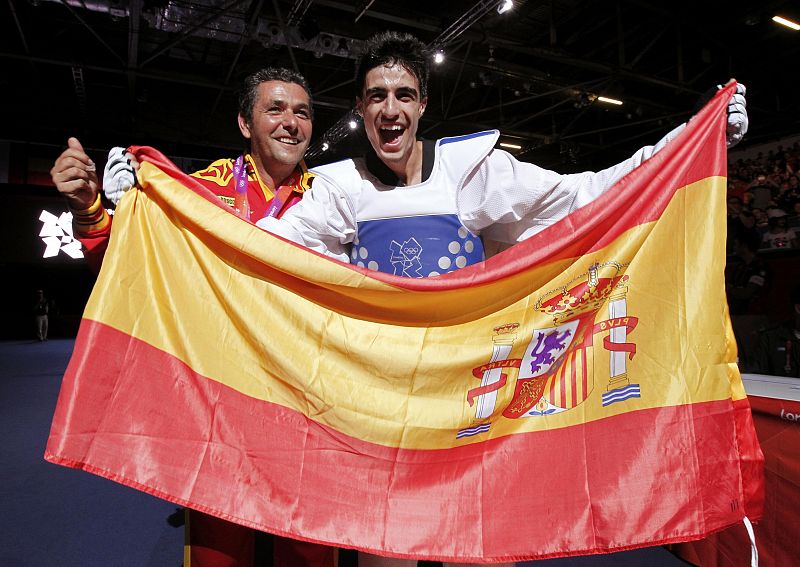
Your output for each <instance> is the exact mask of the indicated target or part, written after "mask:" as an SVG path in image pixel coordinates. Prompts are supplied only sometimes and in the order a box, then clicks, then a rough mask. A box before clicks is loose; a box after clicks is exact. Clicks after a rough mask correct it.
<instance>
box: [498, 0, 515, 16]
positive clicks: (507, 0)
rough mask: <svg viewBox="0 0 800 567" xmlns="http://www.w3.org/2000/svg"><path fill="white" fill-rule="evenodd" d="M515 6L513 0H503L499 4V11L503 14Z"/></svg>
mask: <svg viewBox="0 0 800 567" xmlns="http://www.w3.org/2000/svg"><path fill="white" fill-rule="evenodd" d="M513 7H514V2H513V1H512V0H501V2H500V4H498V5H497V13H498V14H503V13H505V12H508V11H509V10H510V9H511V8H513Z"/></svg>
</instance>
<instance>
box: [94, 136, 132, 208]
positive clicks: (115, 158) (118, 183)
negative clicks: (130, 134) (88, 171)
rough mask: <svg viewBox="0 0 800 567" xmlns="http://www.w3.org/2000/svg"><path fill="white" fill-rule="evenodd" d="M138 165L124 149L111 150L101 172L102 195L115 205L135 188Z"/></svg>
mask: <svg viewBox="0 0 800 567" xmlns="http://www.w3.org/2000/svg"><path fill="white" fill-rule="evenodd" d="M137 169H139V164H138V163H137V162H136V160H135V159H134V158H133V155H131V154H129V153H127V152H126V151H125V148H111V151H109V152H108V161H107V162H106V167H105V169H104V170H103V193H105V196H106V198H107V199H108V200H109V201H111V202H112V203H114V205H116V204H117V203H119V200H120V199H122V196H123V195H124V194H125V193H126V192H127V191H128V190H130V188H131V187H135V186H136V170H137Z"/></svg>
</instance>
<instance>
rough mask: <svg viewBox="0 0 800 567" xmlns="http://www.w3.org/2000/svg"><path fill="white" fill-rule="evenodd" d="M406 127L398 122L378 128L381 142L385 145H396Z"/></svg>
mask: <svg viewBox="0 0 800 567" xmlns="http://www.w3.org/2000/svg"><path fill="white" fill-rule="evenodd" d="M405 131H406V129H405V128H404V127H403V126H400V125H399V124H394V125H392V126H383V127H382V128H381V129H380V130H379V133H380V136H381V144H382V145H385V146H397V145H399V144H400V142H401V141H402V139H403V133H404V132H405Z"/></svg>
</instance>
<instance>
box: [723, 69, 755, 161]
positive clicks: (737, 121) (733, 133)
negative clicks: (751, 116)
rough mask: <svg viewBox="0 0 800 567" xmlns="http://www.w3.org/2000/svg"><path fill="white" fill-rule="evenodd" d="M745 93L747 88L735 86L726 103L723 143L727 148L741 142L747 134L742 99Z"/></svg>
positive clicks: (744, 102)
mask: <svg viewBox="0 0 800 567" xmlns="http://www.w3.org/2000/svg"><path fill="white" fill-rule="evenodd" d="M720 88H721V86H720ZM746 92H747V88H745V86H744V85H742V84H737V85H736V92H735V93H734V95H733V96H732V97H731V100H730V101H729V102H728V127H727V129H726V131H725V141H726V142H727V145H728V147H729V148H732V147H733V146H735V145H736V144H738V143H739V142H741V141H742V138H743V137H744V135H745V134H746V133H747V126H748V120H747V101H746V100H745V98H744V95H745V93H746Z"/></svg>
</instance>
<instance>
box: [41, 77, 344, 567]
mask: <svg viewBox="0 0 800 567" xmlns="http://www.w3.org/2000/svg"><path fill="white" fill-rule="evenodd" d="M311 119H312V106H311V97H310V95H309V89H308V85H307V83H306V81H305V79H304V78H303V77H302V76H301V75H300V74H299V73H296V72H294V71H290V70H288V69H280V68H266V69H262V70H260V71H257V72H256V73H253V74H252V75H250V76H248V77H247V78H246V79H245V82H244V85H243V89H242V91H241V94H240V99H239V116H238V124H239V129H240V131H241V133H242V136H244V138H245V140H246V143H247V146H248V151H247V152H245V153H244V154H242V155H240V156H239V157H237V158H233V159H227V158H226V159H220V160H217V161H215V162H213V163H212V164H211V165H209V166H208V167H207V168H206V169H203V170H201V171H198V172H195V173H193V174H192V175H193V177H195V178H196V179H198V180H199V181H200V182H201V183H202V184H203V185H204V186H205V187H207V188H208V189H210V190H211V191H212V192H213V193H215V194H216V195H217V196H218V197H219V198H220V199H221V200H222V201H223V202H225V203H226V204H228V205H230V206H231V207H232V209H233V210H232V212H235V214H237V215H239V216H242V217H244V218H247V219H252V220H258V219H260V218H263V217H265V216H275V217H279V216H281V215H282V214H283V213H284V212H285V211H286V210H288V209H289V207H291V206H293V205H294V204H296V203H297V202H298V201H299V200H300V198H301V197H302V194H303V192H304V191H305V190H306V189H308V187H309V182H310V178H311V176H310V175H309V174H308V171H307V169H306V167H305V164H304V163H303V161H302V158H303V154H305V151H306V148H307V147H308V143H309V141H310V139H311V131H312V124H311ZM135 166H136V164H135V163H133V164H132V163H131V162H130V158H129V157H127V156H126V154H125V152H124V150H123V149H122V148H115V149H114V150H112V151H111V154H110V156H109V164H108V166H107V167H106V175H105V178H104V182H103V185H104V187H103V189H104V191H105V193H106V195H107V196H108V198H109V199H111V200H112V201H114V202H116V201H117V200H119V198H120V197H121V196H122V194H123V193H124V192H125V191H126V190H128V189H130V187H131V186H132V185H133V183H134V179H135V177H134V174H133V170H134V168H135ZM51 175H52V178H53V182H54V183H55V185H56V187H57V188H58V190H59V191H60V192H61V193H62V194H63V195H64V196H65V197H66V199H67V202H68V204H69V207H70V209H71V210H72V213H73V222H74V230H75V235H76V237H77V238H78V239H79V240H80V241H81V242H82V243H83V244H84V248H85V250H86V252H87V258H88V259H89V261H90V262H91V263H92V264H94V265H95V267H99V264H100V262H101V261H102V257H103V254H104V253H105V250H106V246H107V244H108V238H109V234H110V230H111V219H110V218H109V216H108V214H107V213H106V211H105V209H104V208H103V206H102V204H101V199H100V193H99V183H98V177H97V172H96V168H95V164H94V163H93V162H92V160H91V159H90V158H89V156H88V155H87V154H86V152H84V150H83V147H82V146H81V144H80V142H79V141H78V140H77V139H76V138H70V139H69V141H68V148H67V149H66V150H65V151H64V152H63V153H62V154H61V155H60V156H59V157H58V159H57V160H56V162H55V165H54V166H53V168H52V170H51ZM186 522H187V525H188V527H189V529H188V536H187V544H189V546H190V548H189V553H190V554H191V557H190V563H191V565H192V566H193V567H249V566H251V565H253V562H254V555H255V551H254V550H255V543H254V542H255V539H256V538H255V532H254V531H253V530H251V529H249V528H245V527H243V526H239V525H236V524H232V523H229V522H226V521H223V520H220V519H217V518H214V517H212V516H208V515H205V514H201V513H199V512H196V511H192V510H187V517H186ZM335 563H336V550H335V549H333V548H330V547H325V546H321V545H316V544H312V543H307V542H301V541H295V540H290V539H286V538H280V537H276V539H275V542H274V565H275V566H276V567H300V566H303V565H309V566H315V567H316V566H319V567H328V566H331V565H334V564H335Z"/></svg>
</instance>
